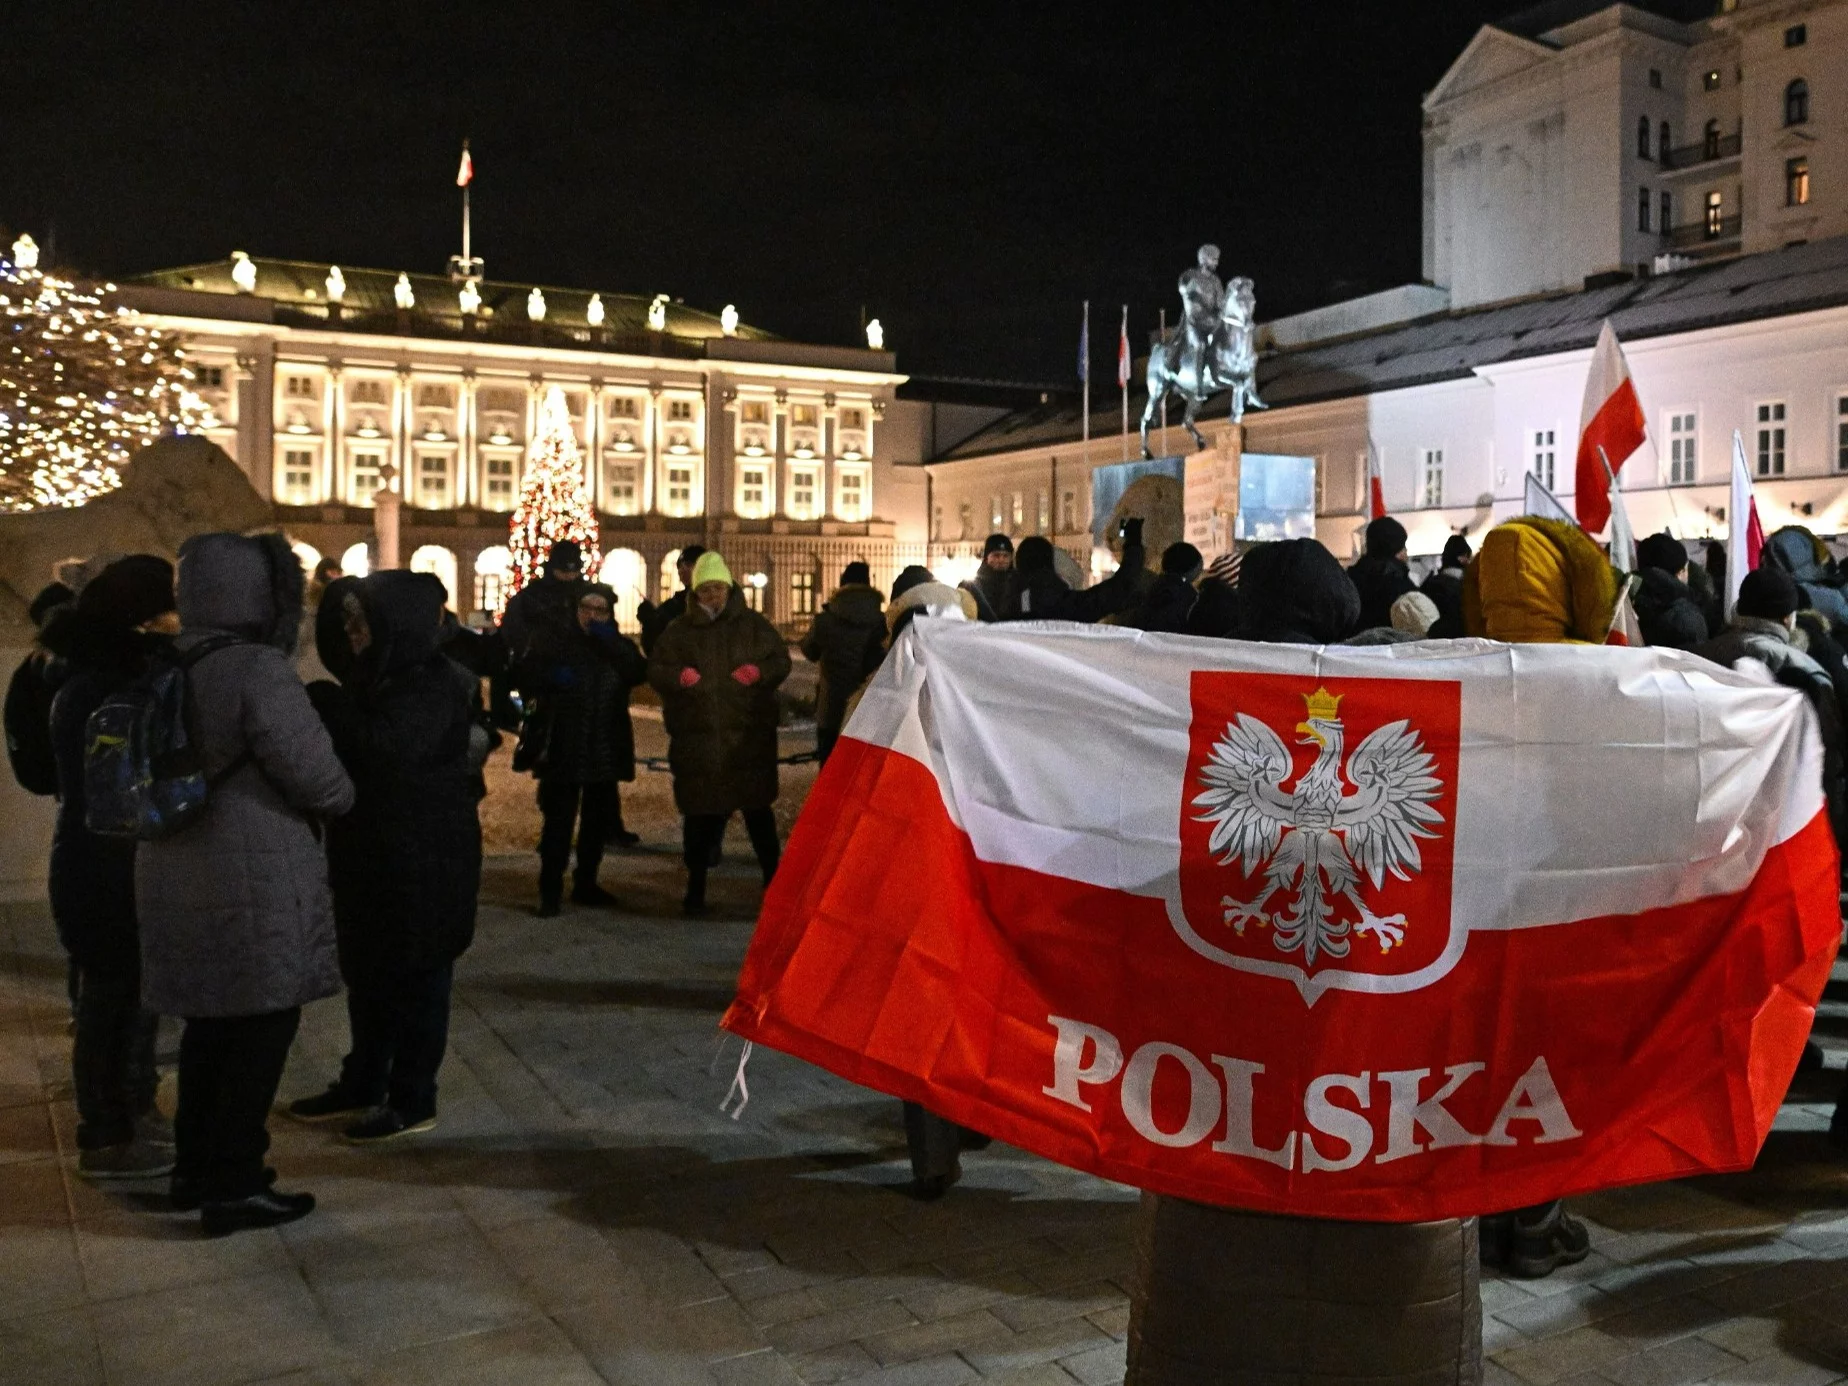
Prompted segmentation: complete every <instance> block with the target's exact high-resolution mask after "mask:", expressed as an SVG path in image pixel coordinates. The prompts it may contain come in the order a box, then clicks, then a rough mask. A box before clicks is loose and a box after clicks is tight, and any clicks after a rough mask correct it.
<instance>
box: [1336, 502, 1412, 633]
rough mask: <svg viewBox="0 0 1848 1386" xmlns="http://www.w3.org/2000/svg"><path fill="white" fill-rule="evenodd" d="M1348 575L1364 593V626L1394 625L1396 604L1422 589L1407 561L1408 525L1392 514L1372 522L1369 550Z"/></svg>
mask: <svg viewBox="0 0 1848 1386" xmlns="http://www.w3.org/2000/svg"><path fill="white" fill-rule="evenodd" d="M1347 575H1348V579H1349V581H1351V582H1352V583H1353V584H1354V590H1355V591H1356V592H1357V593H1359V594H1360V629H1362V630H1372V629H1373V628H1374V627H1376V626H1390V625H1391V624H1392V604H1393V603H1394V602H1396V601H1398V600H1399V598H1400V597H1403V596H1404V595H1405V594H1406V593H1407V592H1413V591H1416V590H1417V588H1418V584H1417V583H1415V582H1413V581H1412V571H1411V568H1410V567H1408V566H1407V564H1406V560H1405V526H1404V525H1402V524H1400V523H1399V522H1398V521H1397V520H1395V519H1393V518H1392V516H1390V515H1382V516H1380V517H1379V518H1378V519H1376V520H1372V521H1370V522H1369V523H1368V525H1367V538H1366V548H1365V551H1364V552H1363V553H1362V554H1361V556H1360V557H1359V558H1357V559H1355V560H1354V566H1353V567H1351V568H1349V569H1348V572H1347Z"/></svg>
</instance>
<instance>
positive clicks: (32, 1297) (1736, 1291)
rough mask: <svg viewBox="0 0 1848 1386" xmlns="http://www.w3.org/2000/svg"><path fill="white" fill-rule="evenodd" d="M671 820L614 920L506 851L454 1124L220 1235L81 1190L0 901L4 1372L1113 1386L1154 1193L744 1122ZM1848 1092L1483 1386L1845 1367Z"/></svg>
mask: <svg viewBox="0 0 1848 1386" xmlns="http://www.w3.org/2000/svg"><path fill="white" fill-rule="evenodd" d="M504 788H505V787H504V786H503V789H504ZM655 793H658V791H657V790H645V791H644V792H643V794H642V795H641V796H640V797H641V798H644V799H645V798H646V797H647V796H648V795H649V794H655ZM643 818H646V815H643ZM656 818H658V819H660V820H661V821H659V822H657V821H656ZM656 818H646V823H647V826H648V828H649V835H650V837H651V839H653V840H651V842H650V843H648V844H647V845H646V847H645V849H644V850H642V851H639V852H635V853H627V854H623V855H620V856H617V857H615V858H612V859H611V860H610V862H609V863H608V864H607V865H606V868H605V872H604V880H605V882H606V884H608V885H610V886H611V887H612V888H614V889H617V890H620V891H623V892H624V893H625V896H626V898H627V900H628V901H629V902H630V904H631V906H632V908H630V909H628V910H626V911H624V912H622V913H614V914H603V913H593V912H588V911H584V910H577V911H568V912H567V913H566V915H565V916H564V917H562V918H560V919H555V920H546V921H541V920H537V919H534V918H532V917H530V915H528V914H527V913H526V912H525V907H526V905H527V903H528V896H529V892H530V890H531V880H532V878H531V864H530V863H531V858H530V857H528V856H503V857H497V858H494V859H493V860H491V861H490V864H489V868H488V871H487V874H486V878H485V884H484V894H485V898H486V900H487V901H488V902H489V903H488V904H487V907H486V908H485V909H484V911H483V918H482V929H481V936H480V939H479V941H478V942H477V944H476V945H475V947H474V949H473V950H472V951H471V952H470V953H469V954H468V956H467V957H466V958H465V959H464V961H463V964H462V966H461V968H460V970H459V977H458V990H457V997H456V1010H455V1026H454V1035H453V1041H452V1047H451V1052H450V1057H449V1061H448V1064H447V1065H446V1067H445V1069H444V1071H443V1094H442V1107H443V1110H442V1121H441V1125H440V1126H439V1127H438V1128H437V1129H436V1130H435V1131H433V1132H431V1133H429V1134H428V1135H425V1136H421V1137H417V1138H414V1139H411V1140H406V1141H403V1142H400V1143H399V1144H397V1145H396V1146H394V1147H392V1148H389V1149H385V1150H357V1149H353V1148H350V1147H347V1146H344V1145H342V1144H340V1142H339V1141H338V1140H337V1138H336V1137H335V1136H334V1135H332V1134H331V1133H329V1132H328V1131H327V1130H325V1129H324V1128H304V1127H300V1126H295V1125H293V1124H291V1123H289V1122H288V1121H287V1120H285V1119H283V1118H281V1117H278V1118H277V1119H276V1121H275V1129H276V1134H277V1145H276V1149H275V1151H274V1153H273V1158H274V1161H275V1163H276V1165H277V1166H278V1167H279V1168H280V1169H281V1171H282V1174H283V1181H282V1182H283V1186H284V1187H288V1188H297V1187H301V1188H308V1189H311V1190H313V1191H314V1192H315V1194H316V1195H317V1196H318V1197H319V1198H320V1200H321V1207H320V1210H319V1211H317V1212H316V1213H315V1214H314V1215H313V1216H312V1217H310V1218H308V1219H306V1220H304V1221H303V1222H300V1223H297V1224H294V1225H292V1226H289V1227H285V1228H281V1229H277V1230H273V1231H263V1232H254V1233H245V1234H241V1235H239V1236H236V1237H232V1238H229V1239H226V1240H222V1241H211V1242H208V1241H204V1240H201V1239H200V1238H199V1236H198V1234H197V1228H196V1222H195V1221H194V1220H193V1219H190V1218H185V1217H181V1216H177V1215H175V1214H172V1213H170V1212H168V1211H166V1210H165V1207H164V1200H163V1199H162V1198H161V1197H160V1196H159V1190H158V1188H157V1187H146V1188H137V1187H135V1186H128V1187H126V1188H117V1189H113V1190H108V1191H105V1190H101V1189H98V1188H96V1187H94V1186H92V1185H89V1184H86V1183H84V1182H83V1181H80V1180H78V1179H77V1178H76V1177H75V1176H74V1173H73V1162H74V1155H73V1142H72V1136H71V1133H72V1125H73V1117H72V1112H71V1105H70V1100H69V1081H68V1079H69V1038H68V1035H67V1033H66V1024H65V1022H66V1013H65V1008H64V1005H63V1000H62V991H63V964H62V960H61V957H60V955H59V953H58V949H57V945H56V942H55V940H54V938H53V936H52V932H51V929H50V926H49V923H48V921H47V918H46V912H45V909H44V906H43V905H42V904H39V903H36V902H30V903H24V904H14V905H8V906H4V907H0V1382H6V1383H15V1382H17V1383H33V1384H34V1386H42V1384H46V1383H91V1382H110V1383H123V1384H124V1386H128V1384H130V1383H132V1386H159V1383H168V1382H172V1383H186V1386H214V1384H215V1383H236V1382H257V1381H276V1382H290V1383H299V1384H300V1386H308V1383H316V1384H317V1386H320V1384H327V1383H357V1382H366V1383H387V1382H391V1383H411V1382H420V1383H439V1382H440V1383H445V1386H449V1384H451V1383H455V1384H457V1386H460V1384H461V1383H475V1382H479V1383H489V1382H492V1383H529V1382H530V1383H594V1382H599V1381H605V1382H621V1383H635V1386H674V1384H675V1383H706V1384H711V1383H717V1384H718V1386H747V1384H754V1383H797V1382H846V1381H852V1382H863V1383H889V1384H890V1386H897V1384H898V1383H908V1384H910V1386H931V1384H932V1383H940V1384H942V1386H954V1384H955V1383H961V1382H972V1381H978V1380H980V1381H1002V1382H1011V1383H1016V1386H1028V1383H1032V1384H1033V1386H1052V1384H1053V1383H1058V1386H1071V1383H1074V1382H1084V1383H1108V1382H1116V1381H1120V1380H1121V1378H1122V1373H1123V1351H1124V1349H1123V1336H1124V1332H1125V1328H1126V1323H1127V1318H1128V1311H1127V1307H1126V1300H1125V1294H1124V1289H1123V1287H1124V1285H1125V1283H1126V1278H1127V1276H1128V1273H1129V1269H1130V1261H1131V1250H1130V1231H1131V1223H1132V1218H1133V1214H1134V1206H1135V1204H1134V1199H1135V1196H1134V1194H1133V1193H1132V1192H1131V1191H1129V1190H1127V1189H1124V1188H1121V1187H1119V1186H1116V1185H1112V1184H1108V1183H1105V1182H1103V1181H1100V1180H1096V1179H1091V1178H1088V1177H1086V1176H1083V1175H1079V1174H1075V1173H1072V1172H1071V1171H1068V1170H1064V1169H1061V1168H1059V1167H1057V1166H1054V1165H1050V1164H1047V1163H1046V1162H1044V1161H1041V1160H1039V1159H1036V1158H1034V1157H1032V1156H1028V1155H1025V1154H1022V1153H1020V1152H1018V1151H1014V1150H1010V1149H1006V1148H1003V1147H1000V1146H995V1147H992V1148H990V1149H989V1150H988V1151H986V1152H983V1153H980V1154H975V1155H971V1156H969V1157H967V1160H966V1171H967V1173H966V1176H965V1178H964V1181H963V1183H962V1184H961V1185H959V1186H958V1187H957V1188H956V1189H955V1190H954V1191H953V1192H952V1193H951V1195H950V1196H949V1197H948V1198H946V1199H945V1200H944V1201H942V1202H941V1203H937V1204H929V1205H926V1204H919V1203H916V1202H913V1201H912V1200H910V1199H909V1198H907V1197H906V1196H905V1195H904V1194H903V1192H902V1187H903V1185H904V1183H905V1181H906V1179H907V1176H908V1170H907V1166H906V1164H905V1159H904V1141H903V1136H902V1133H901V1130H900V1126H899V1120H898V1104H897V1103H896V1102H894V1101H892V1100H891V1099H889V1098H886V1097H882V1096H879V1095H877V1094H873V1093H869V1092H866V1091H864V1090H862V1089H858V1088H855V1087H853V1086H851V1085H849V1084H847V1083H843V1082H840V1081H838V1080H836V1079H834V1078H832V1077H830V1076H828V1075H826V1074H823V1073H821V1072H819V1071H817V1070H815V1069H812V1068H809V1067H807V1066H806V1065H803V1064H800V1063H797V1062H796V1061H794V1060H791V1059H788V1058H785V1057H783V1056H781V1055H778V1054H774V1053H769V1052H765V1051H761V1050H760V1051H759V1052H758V1053H757V1055H756V1056H755V1057H754V1058H753V1060H752V1062H751V1066H750V1074H749V1076H750V1089H751V1100H750V1104H749V1106H748V1108H747V1110H746V1111H745V1113H744V1116H743V1118H742V1120H740V1121H737V1122H733V1121H731V1120H728V1119H727V1118H726V1117H724V1116H722V1115H721V1114H720V1112H719V1110H718V1106H719V1101H720V1099H721V1098H722V1097H723V1096H724V1094H725V1090H726V1087H727V1085H728V1083H729V1081H730V1077H731V1071H732V1069H733V1067H734V1065H735V1059H736V1049H735V1042H733V1044H732V1045H728V1046H727V1047H726V1048H725V1049H724V1050H723V1052H720V1051H719V1050H718V1048H717V1040H718V1033H717V1030H716V1022H717V1019H718V1015H719V1012H720V1010H721V1008H722V1007H723V1005H724V1004H725V1002H726V1001H727V1000H728V999H729V997H730V994H731V982H732V979H733V977H734V976H735V973H736V968H737V965H738V962H739V959H740V958H741V957H742V955H743V951H744V948H745V945H746V942H747V939H748V935H749V924H748V922H747V921H748V918H749V915H750V911H751V909H752V908H753V907H754V904H755V900H756V891H755V888H754V885H753V882H752V877H753V876H754V872H753V871H750V870H747V869H745V868H744V867H743V866H741V865H736V864H733V865H728V866H727V867H725V868H724V869H723V873H722V879H721V880H720V883H719V887H720V888H719V891H718V899H719V900H720V902H721V904H722V906H723V907H724V908H723V910H722V915H729V916H730V917H729V918H725V917H722V918H720V919H718V920H716V921H701V922H699V923H687V922H683V921H681V920H679V919H678V918H675V917H673V916H672V915H671V914H670V912H669V907H670V905H671V904H672V903H673V902H674V901H675V900H676V899H677V896H678V891H679V881H680V878H679V874H678V868H677V864H676V862H675V861H674V859H673V857H672V855H671V850H670V847H669V844H668V842H667V841H665V840H664V838H665V833H666V830H667V827H668V826H670V825H669V824H668V822H667V821H666V819H665V816H664V815H662V814H658V813H657V814H656ZM637 821H642V819H638V820H637ZM509 831H511V830H509ZM740 837H741V834H739V833H737V832H736V831H734V835H733V844H732V852H733V857H734V862H735V861H736V858H737V857H738V855H739V854H740V853H742V851H743V844H742V842H741V841H739V838H740ZM1837 1014H1838V1015H1839V1016H1842V1017H1848V1010H1842V1011H1838V1012H1837ZM1828 1024H1829V1025H1831V1026H1836V1025H1837V1021H1836V1019H1835V1018H1831V1019H1830V1021H1829V1022H1828ZM1838 1028H1843V1029H1844V1032H1845V1033H1848V1027H1839V1026H1838ZM344 1038H345V1022H344V1017H343V1014H342V1011H341V1008H340V1006H339V1004H338V1002H334V1003H323V1004H320V1005H317V1006H315V1007H312V1008H310V1010H309V1013H308V1016H307V1019H306V1022H305V1024H304V1027H303V1032H302V1038H301V1040H300V1042H299V1044H298V1046H297V1049H296V1052H295V1054H294V1055H293V1057H292V1060H291V1063H290V1067H289V1072H288V1075H287V1078H286V1080H285V1084H284V1095H285V1097H287V1096H293V1095H300V1094H303V1093H307V1092H310V1091H316V1090H318V1089H319V1088H320V1087H321V1086H322V1085H323V1084H324V1083H325V1082H326V1081H327V1079H328V1078H329V1077H330V1076H331V1074H332V1073H333V1071H334V1066H335V1064H336V1063H337V1061H338V1058H339V1055H340V1053H341V1050H342V1047H343V1042H344ZM172 1043H173V1036H172V1034H171V1033H169V1034H166V1035H165V1036H164V1047H165V1048H166V1049H168V1050H171V1048H172ZM1842 1057H1843V1056H1842V1055H1840V1054H1836V1055H1834V1056H1833V1059H1834V1061H1835V1062H1836V1063H1837V1064H1838V1065H1839V1063H1840V1061H1841V1059H1842ZM1837 1081H1839V1074H1838V1073H1830V1074H1825V1075H1822V1076H1821V1077H1820V1078H1818V1079H1817V1080H1815V1081H1813V1082H1807V1085H1806V1086H1805V1087H1803V1088H1801V1089H1800V1090H1799V1092H1798V1094H1797V1096H1799V1097H1802V1098H1805V1099H1807V1100H1808V1102H1809V1105H1800V1104H1798V1103H1797V1102H1794V1101H1793V1103H1792V1104H1791V1105H1789V1106H1787V1107H1786V1109H1785V1114H1784V1117H1783V1119H1782V1121H1781V1123H1780V1125H1781V1127H1782V1128H1784V1129H1780V1130H1779V1131H1778V1132H1777V1133H1776V1135H1775V1136H1774V1137H1773V1140H1772V1143H1771V1146H1770V1148H1769V1150H1768V1151H1767V1153H1766V1157H1765V1159H1764V1160H1763V1161H1762V1162H1761V1166H1760V1168H1759V1170H1758V1171H1756V1172H1754V1173H1753V1174H1751V1175H1745V1176H1738V1177H1733V1178H1724V1179H1702V1180H1692V1181H1687V1182H1683V1183H1679V1184H1670V1185H1658V1186H1654V1187H1650V1188H1644V1189H1637V1190H1630V1191H1625V1192H1621V1193H1612V1194H1606V1195H1601V1196H1598V1197H1595V1198H1588V1199H1584V1200H1581V1201H1580V1202H1579V1203H1578V1205H1577V1206H1578V1208H1579V1210H1580V1211H1581V1212H1582V1213H1584V1214H1585V1215H1587V1217H1588V1218H1589V1219H1590V1220H1591V1221H1592V1226H1593V1245H1594V1248H1595V1250H1594V1253H1593V1255H1592V1257H1591V1259H1590V1260H1589V1261H1588V1262H1586V1263H1585V1264H1584V1265H1583V1266H1580V1267H1577V1268H1575V1269H1574V1270H1572V1271H1570V1272H1567V1273H1564V1274H1562V1275H1560V1276H1557V1277H1555V1278H1554V1279H1552V1280H1549V1281H1544V1282H1540V1283H1538V1284H1517V1283H1512V1282H1502V1281H1490V1282H1487V1283H1485V1285H1484V1287H1483V1290H1484V1294H1483V1297H1484V1301H1485V1309H1486V1319H1485V1329H1486V1335H1487V1340H1488V1346H1489V1351H1490V1353H1491V1354H1492V1356H1491V1359H1490V1365H1489V1368H1488V1371H1489V1379H1490V1383H1491V1386H1513V1383H1517V1382H1518V1383H1527V1386H1555V1383H1562V1382H1568V1381H1569V1382H1572V1383H1574V1386H1578V1383H1589V1384H1590V1386H1602V1383H1612V1386H1672V1383H1679V1382H1698V1381H1715V1382H1728V1383H1732V1382H1737V1383H1751V1384H1752V1386H1769V1384H1770V1383H1785V1382H1788V1383H1793V1386H1823V1383H1826V1382H1830V1381H1834V1380H1837V1379H1839V1378H1841V1377H1843V1376H1844V1375H1845V1374H1848V1177H1844V1170H1845V1168H1848V1167H1844V1165H1843V1164H1842V1163H1840V1162H1838V1161H1836V1160H1834V1159H1832V1158H1831V1157H1830V1156H1829V1154H1828V1153H1827V1150H1826V1148H1825V1146H1824V1144H1823V1142H1822V1138H1821V1136H1820V1135H1819V1134H1818V1130H1819V1128H1821V1127H1823V1126H1826V1113H1827V1110H1828V1108H1827V1106H1826V1103H1825V1099H1826V1098H1828V1097H1831V1096H1832V1093H1833V1086H1834V1084H1835V1083H1836V1082H1837ZM164 1098H165V1100H167V1101H168V1102H169V1103H170V1101H171V1092H170V1091H168V1092H167V1093H165V1094H164Z"/></svg>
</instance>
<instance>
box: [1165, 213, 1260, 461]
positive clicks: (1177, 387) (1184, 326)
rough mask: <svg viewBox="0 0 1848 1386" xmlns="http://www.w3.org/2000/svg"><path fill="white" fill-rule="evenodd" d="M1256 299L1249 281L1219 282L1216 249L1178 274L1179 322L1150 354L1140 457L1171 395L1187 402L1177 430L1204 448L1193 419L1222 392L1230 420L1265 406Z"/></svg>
mask: <svg viewBox="0 0 1848 1386" xmlns="http://www.w3.org/2000/svg"><path fill="white" fill-rule="evenodd" d="M1257 306H1258V299H1257V295H1256V293H1255V292H1253V290H1252V284H1251V281H1250V280H1249V279H1246V278H1244V277H1243V276H1240V277H1238V278H1235V279H1234V280H1233V281H1232V282H1231V283H1230V284H1221V283H1220V282H1219V247H1218V246H1216V245H1203V246H1201V247H1200V256H1199V263H1198V264H1197V265H1195V266H1194V268H1192V269H1190V270H1188V271H1187V272H1186V273H1185V274H1183V275H1182V276H1181V323H1180V327H1179V328H1178V329H1177V330H1175V331H1174V332H1171V333H1169V334H1168V338H1167V340H1166V341H1163V342H1161V343H1159V344H1158V345H1157V346H1156V348H1155V350H1153V351H1151V352H1150V353H1149V376H1148V385H1149V402H1148V405H1147V407H1146V408H1144V409H1143V411H1142V455H1143V457H1144V458H1150V457H1153V456H1154V455H1155V454H1154V453H1153V452H1151V451H1150V450H1149V423H1150V421H1151V420H1152V419H1154V418H1155V415H1156V412H1157V411H1158V410H1159V409H1160V408H1161V405H1162V401H1163V400H1165V399H1166V398H1167V397H1168V395H1169V394H1170V393H1173V394H1176V395H1179V396H1180V397H1181V398H1182V399H1184V400H1186V401H1187V412H1186V413H1185V414H1183V415H1182V416H1181V426H1182V427H1183V428H1185V429H1186V430H1187V432H1188V433H1189V435H1191V436H1192V438H1193V440H1194V446H1195V447H1196V448H1204V447H1205V446H1206V439H1205V438H1203V437H1202V436H1201V435H1200V430H1199V429H1198V428H1196V427H1195V426H1194V416H1195V415H1196V414H1198V413H1199V412H1200V406H1201V405H1203V404H1205V403H1206V402H1207V401H1208V400H1209V399H1211V398H1212V397H1213V396H1214V395H1216V394H1218V393H1219V392H1220V391H1221V390H1230V391H1231V392H1232V400H1231V404H1232V422H1233V423H1237V422H1238V421H1239V420H1240V419H1242V418H1244V417H1245V410H1246V409H1247V408H1248V407H1249V408H1255V409H1264V408H1267V407H1268V406H1267V405H1266V404H1265V403H1264V401H1263V400H1261V399H1259V398H1258V385H1257V371H1258V350H1257V341H1256V339H1257V324H1256V321H1255V317H1256V313H1257Z"/></svg>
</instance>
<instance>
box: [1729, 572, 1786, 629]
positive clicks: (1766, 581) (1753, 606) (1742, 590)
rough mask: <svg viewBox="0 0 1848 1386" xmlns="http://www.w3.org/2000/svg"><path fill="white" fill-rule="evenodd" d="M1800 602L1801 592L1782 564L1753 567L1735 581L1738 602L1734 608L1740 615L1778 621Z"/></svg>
mask: <svg viewBox="0 0 1848 1386" xmlns="http://www.w3.org/2000/svg"><path fill="white" fill-rule="evenodd" d="M1802 605H1803V594H1802V593H1801V592H1800V591H1798V590H1797V584H1796V583H1795V582H1794V581H1793V580H1792V579H1791V576H1790V574H1789V573H1787V572H1785V571H1784V570H1783V569H1782V568H1754V569H1753V570H1752V571H1751V572H1749V573H1747V574H1746V575H1745V581H1744V582H1742V583H1740V584H1739V603H1738V605H1737V606H1736V607H1735V608H1734V609H1735V610H1736V611H1737V612H1738V613H1739V614H1740V615H1741V616H1756V617H1758V618H1759V619H1761V620H1765V621H1781V620H1783V619H1784V618H1785V617H1787V616H1790V615H1792V614H1794V613H1795V612H1796V611H1797V610H1798V609H1799V608H1800V607H1801V606H1802Z"/></svg>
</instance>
